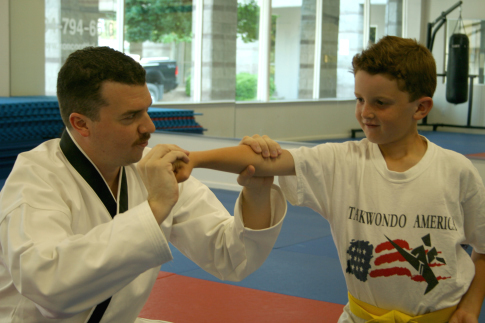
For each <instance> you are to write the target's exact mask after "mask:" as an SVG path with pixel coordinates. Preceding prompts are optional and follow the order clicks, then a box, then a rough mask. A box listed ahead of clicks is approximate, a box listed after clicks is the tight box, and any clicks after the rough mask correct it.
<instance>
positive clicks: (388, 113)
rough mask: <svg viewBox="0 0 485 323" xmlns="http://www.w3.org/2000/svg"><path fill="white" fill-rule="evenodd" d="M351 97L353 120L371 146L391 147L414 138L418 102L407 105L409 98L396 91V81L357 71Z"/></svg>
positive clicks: (384, 76)
mask: <svg viewBox="0 0 485 323" xmlns="http://www.w3.org/2000/svg"><path fill="white" fill-rule="evenodd" d="M355 97H356V99H357V103H356V107H355V117H356V118H357V121H359V123H360V126H361V127H362V130H364V133H365V135H366V137H367V139H369V140H370V141H371V142H373V143H376V144H379V145H386V144H391V145H395V144H399V143H404V142H406V140H408V139H409V138H411V137H412V136H414V135H415V134H416V129H417V126H416V124H417V121H416V120H415V119H414V115H415V113H416V111H417V108H418V105H419V102H418V101H419V100H416V101H413V102H409V94H408V93H406V92H403V91H401V90H399V88H398V85H397V81H396V80H391V79H390V78H389V77H388V76H386V75H383V74H376V75H371V74H369V73H367V72H364V71H358V72H357V73H356V74H355Z"/></svg>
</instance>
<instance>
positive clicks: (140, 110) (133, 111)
mask: <svg viewBox="0 0 485 323" xmlns="http://www.w3.org/2000/svg"><path fill="white" fill-rule="evenodd" d="M143 110H145V109H139V110H128V111H126V112H125V113H123V114H122V116H127V115H130V114H135V113H138V112H142V111H143Z"/></svg>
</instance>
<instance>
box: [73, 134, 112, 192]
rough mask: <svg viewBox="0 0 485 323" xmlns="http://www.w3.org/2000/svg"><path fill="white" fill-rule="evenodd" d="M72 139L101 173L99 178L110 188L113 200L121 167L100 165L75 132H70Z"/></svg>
mask: <svg viewBox="0 0 485 323" xmlns="http://www.w3.org/2000/svg"><path fill="white" fill-rule="evenodd" d="M69 133H70V134H71V137H72V139H73V140H74V142H75V143H77V145H78V146H79V147H80V148H81V149H82V151H83V152H84V153H85V154H86V155H87V157H88V158H89V159H90V160H91V162H92V163H93V164H94V166H96V168H97V169H98V171H99V172H100V173H101V176H102V177H103V178H104V180H105V181H106V183H107V184H108V187H109V188H110V190H111V192H112V193H113V196H114V197H115V199H116V198H117V196H118V182H119V174H120V170H121V167H120V166H111V165H106V164H104V163H102V161H98V160H97V158H96V153H95V152H93V151H92V150H91V149H90V148H89V145H87V144H86V143H85V142H84V140H83V137H81V136H79V135H77V134H76V133H75V131H72V130H71V131H70V132H69Z"/></svg>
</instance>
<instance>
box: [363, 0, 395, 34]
mask: <svg viewBox="0 0 485 323" xmlns="http://www.w3.org/2000/svg"><path fill="white" fill-rule="evenodd" d="M402 2H403V0H371V1H370V3H371V5H370V37H369V42H370V43H375V42H377V41H379V39H381V38H382V37H383V36H386V35H391V36H398V37H402Z"/></svg>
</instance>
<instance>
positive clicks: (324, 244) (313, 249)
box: [278, 235, 338, 259]
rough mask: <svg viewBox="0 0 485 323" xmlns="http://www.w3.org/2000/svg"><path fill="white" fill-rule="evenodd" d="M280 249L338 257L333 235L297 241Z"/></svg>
mask: <svg viewBox="0 0 485 323" xmlns="http://www.w3.org/2000/svg"><path fill="white" fill-rule="evenodd" d="M278 250H283V251H291V252H299V253H304V254H308V255H314V256H321V257H328V258H333V259H338V253H337V248H336V247H335V243H334V242H333V238H332V236H331V235H329V236H326V237H323V238H319V239H315V240H310V241H305V242H301V243H296V244H293V245H291V246H287V247H283V248H280V249H278Z"/></svg>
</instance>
